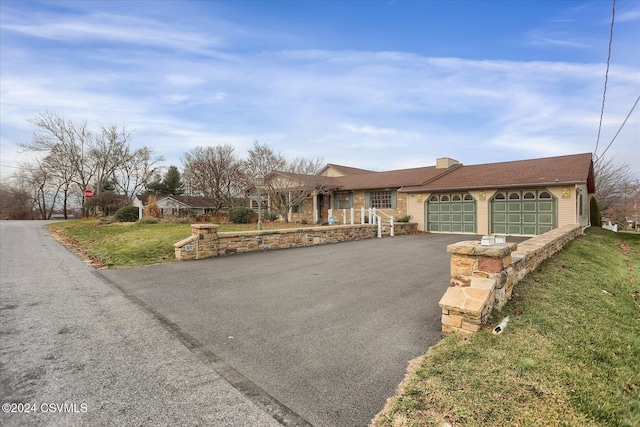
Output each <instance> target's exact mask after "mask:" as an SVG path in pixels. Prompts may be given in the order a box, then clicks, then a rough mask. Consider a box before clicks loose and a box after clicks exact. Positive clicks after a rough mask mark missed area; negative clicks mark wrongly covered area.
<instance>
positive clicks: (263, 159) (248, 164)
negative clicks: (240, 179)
mask: <svg viewBox="0 0 640 427" xmlns="http://www.w3.org/2000/svg"><path fill="white" fill-rule="evenodd" d="M286 168H287V159H286V158H285V157H284V156H283V155H282V154H280V153H276V152H275V151H273V149H271V148H270V147H269V146H267V145H266V144H260V143H259V142H258V141H254V142H253V148H251V149H250V150H249V151H248V157H247V160H246V161H245V175H246V177H247V179H248V182H247V183H246V185H247V187H251V186H253V185H254V184H255V179H256V178H258V177H265V176H267V175H268V174H269V173H271V172H273V171H281V170H285V169H286Z"/></svg>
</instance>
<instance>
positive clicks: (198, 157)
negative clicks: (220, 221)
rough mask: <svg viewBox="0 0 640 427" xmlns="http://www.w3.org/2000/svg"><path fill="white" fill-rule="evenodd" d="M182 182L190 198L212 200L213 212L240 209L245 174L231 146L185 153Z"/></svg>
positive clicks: (198, 148) (197, 149)
mask: <svg viewBox="0 0 640 427" xmlns="http://www.w3.org/2000/svg"><path fill="white" fill-rule="evenodd" d="M183 165H184V172H183V180H184V182H185V187H186V189H187V191H188V192H190V193H191V195H198V196H205V197H209V198H211V199H212V200H213V201H214V203H215V205H214V206H213V208H214V209H215V213H217V212H219V211H220V210H221V209H223V208H231V207H234V206H241V205H242V204H243V200H244V193H243V188H244V184H245V183H246V181H247V179H246V175H245V172H244V167H243V166H244V165H243V163H242V161H241V160H240V159H239V158H238V157H237V156H236V155H235V153H234V148H233V146H231V145H216V146H213V147H196V148H194V149H193V150H191V151H190V152H188V153H185V155H184V160H183Z"/></svg>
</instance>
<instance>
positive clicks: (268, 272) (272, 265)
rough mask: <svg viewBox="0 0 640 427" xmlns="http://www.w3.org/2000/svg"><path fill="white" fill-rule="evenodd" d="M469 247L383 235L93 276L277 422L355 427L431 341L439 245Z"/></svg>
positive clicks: (453, 238) (440, 275) (437, 333)
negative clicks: (131, 302)
mask: <svg viewBox="0 0 640 427" xmlns="http://www.w3.org/2000/svg"><path fill="white" fill-rule="evenodd" d="M472 239H477V237H476V236H469V235H464V236H460V235H444V234H426V235H410V236H399V237H395V238H388V237H387V238H383V239H370V240H364V241H358V242H345V243H339V244H333V245H323V246H315V247H309V248H300V249H288V250H280V251H270V252H261V253H252V254H243V255H234V256H230V257H222V258H211V259H207V260H200V261H192V262H175V263H171V264H164V265H157V266H149V267H142V268H134V269H126V270H102V271H100V272H98V273H97V274H98V275H99V276H102V277H103V278H104V279H106V281H108V282H109V283H111V284H113V285H115V286H116V287H117V288H119V289H120V290H121V291H122V292H124V294H125V295H126V296H128V297H129V298H130V299H132V300H134V301H136V302H137V303H138V304H140V305H141V306H143V307H144V308H145V309H147V310H149V311H151V312H153V313H154V314H155V315H156V317H157V318H158V319H160V320H161V321H162V322H163V323H164V324H165V325H166V327H167V328H168V329H169V330H170V331H171V332H172V333H174V334H175V335H176V336H177V337H178V338H179V339H181V340H182V341H183V342H184V343H185V345H187V346H188V347H190V348H191V349H192V351H194V352H199V353H200V355H201V356H202V357H203V359H205V360H207V361H208V362H210V363H211V364H212V366H213V369H215V370H216V371H217V372H219V371H220V370H222V371H227V374H226V376H225V374H224V373H223V374H221V375H222V376H223V377H224V378H226V379H227V380H228V381H230V382H231V383H232V385H234V386H235V387H236V388H238V389H239V390H240V391H241V392H243V393H244V394H245V395H248V397H250V398H251V399H252V400H253V401H254V402H255V403H256V404H258V406H261V407H263V408H265V410H266V411H267V412H269V413H271V414H272V416H274V417H275V418H276V419H278V420H279V421H280V422H281V423H283V424H284V425H300V424H304V423H305V420H306V421H307V422H308V423H311V424H313V425H317V426H362V425H367V424H368V423H369V421H370V420H371V418H373V416H374V415H375V414H376V413H377V412H378V411H380V410H381V409H382V407H383V405H384V403H385V400H386V398H387V397H389V396H391V395H393V394H394V393H395V388H396V386H397V385H398V384H399V383H400V381H401V380H402V378H403V376H404V373H405V369H406V366H407V362H408V361H409V360H410V359H413V358H415V357H417V356H419V355H422V354H424V353H425V352H426V351H427V349H428V348H429V347H430V346H432V345H434V344H436V343H437V342H438V341H439V340H440V338H441V330H440V308H439V307H438V301H439V300H440V298H441V297H442V295H443V294H444V291H445V290H446V288H447V286H448V283H449V263H450V255H449V254H448V253H447V251H446V246H447V245H448V244H451V243H455V242H458V241H460V240H472ZM219 373H220V372H219ZM234 383H235V384H234ZM252 395H254V396H252ZM273 406H276V408H275V409H274V408H273Z"/></svg>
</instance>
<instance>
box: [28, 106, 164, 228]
mask: <svg viewBox="0 0 640 427" xmlns="http://www.w3.org/2000/svg"><path fill="white" fill-rule="evenodd" d="M29 122H30V123H32V124H33V125H35V126H36V131H35V132H34V135H33V139H32V140H31V142H28V143H23V144H20V146H21V147H22V148H24V149H25V150H27V151H33V152H37V153H42V154H43V155H44V160H43V161H42V164H43V165H44V164H46V165H49V166H50V167H49V168H48V169H47V172H48V173H52V172H53V173H54V176H55V177H56V179H57V181H58V182H59V184H60V187H59V188H58V190H59V191H61V192H62V201H63V202H62V205H63V211H64V214H65V217H67V210H68V209H67V205H68V201H69V199H70V197H71V196H72V195H73V192H74V191H75V192H77V195H78V197H80V198H81V200H82V210H83V212H84V197H82V192H83V190H84V189H86V188H89V186H91V185H92V184H94V186H95V190H96V191H95V192H96V195H99V194H100V193H101V192H102V191H103V190H104V187H105V185H106V183H109V185H112V186H113V188H114V189H116V190H118V191H120V192H121V194H122V195H124V196H126V197H127V198H128V199H129V200H131V199H132V198H133V196H134V195H135V194H136V193H138V192H140V191H141V190H142V189H143V188H144V187H145V186H146V185H147V183H148V182H150V181H151V180H152V177H153V176H154V174H155V173H156V172H157V170H158V168H159V166H158V163H159V162H161V161H163V160H164V159H163V158H162V157H161V156H157V157H154V155H153V152H152V150H151V149H149V148H148V147H142V148H139V149H137V150H133V151H132V149H131V148H130V141H131V134H130V132H128V131H127V130H126V128H125V127H122V128H121V129H120V128H118V127H117V126H113V125H112V126H108V127H102V128H101V133H100V134H99V135H97V136H96V137H95V138H94V136H93V135H92V133H91V132H90V130H89V128H88V125H87V123H86V121H84V122H80V123H75V122H73V121H72V120H70V119H67V118H65V117H64V116H62V115H59V114H55V113H51V112H48V111H47V112H45V113H42V114H39V115H38V116H36V117H34V118H32V119H30V120H29ZM47 178H48V180H49V181H48V182H51V180H50V177H49V176H47ZM37 200H42V197H38V199H37Z"/></svg>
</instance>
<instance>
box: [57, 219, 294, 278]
mask: <svg viewBox="0 0 640 427" xmlns="http://www.w3.org/2000/svg"><path fill="white" fill-rule="evenodd" d="M286 226H287V227H293V226H297V227H300V225H299V224H287V225H286ZM48 227H49V229H50V230H52V231H53V232H56V231H57V232H58V233H56V234H59V233H63V235H64V236H66V237H67V239H66V241H65V243H66V244H68V245H69V244H71V245H72V246H75V247H76V249H80V252H81V253H82V255H83V256H84V257H90V258H92V259H93V260H94V265H96V266H101V267H110V268H121V267H135V266H141V265H149V264H158V263H162V262H168V261H172V260H174V259H175V258H174V249H173V244H174V243H176V242H178V241H180V240H182V239H184V238H185V237H189V236H190V235H191V225H190V224H178V223H171V222H161V223H158V224H136V223H115V224H100V223H99V221H97V220H95V219H89V220H71V221H64V222H56V223H53V224H50V225H49V226H48ZM256 227H257V226H256V224H220V226H219V228H218V231H220V232H223V231H248V230H256V229H257V228H256ZM283 227H285V225H284V224H279V223H268V224H265V225H264V229H274V228H283ZM69 238H70V239H69Z"/></svg>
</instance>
